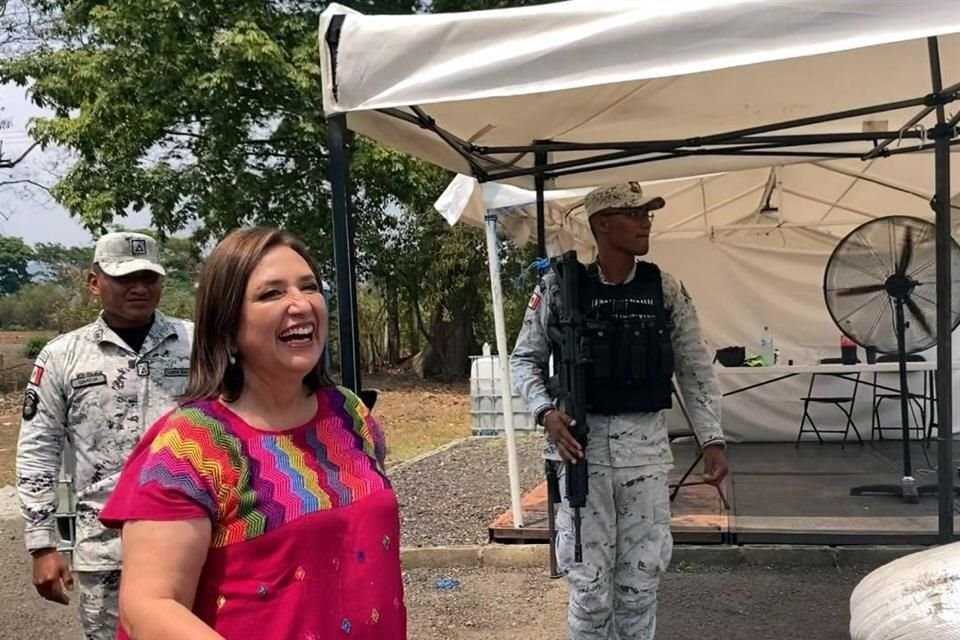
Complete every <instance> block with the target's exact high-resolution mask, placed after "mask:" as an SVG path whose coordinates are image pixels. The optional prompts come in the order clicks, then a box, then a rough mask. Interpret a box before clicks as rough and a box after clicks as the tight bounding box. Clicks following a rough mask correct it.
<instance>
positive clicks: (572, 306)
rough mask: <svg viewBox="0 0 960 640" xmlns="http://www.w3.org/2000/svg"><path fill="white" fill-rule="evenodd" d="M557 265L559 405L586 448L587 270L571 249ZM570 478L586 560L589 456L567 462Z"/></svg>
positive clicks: (554, 329) (554, 339) (578, 553)
mask: <svg viewBox="0 0 960 640" xmlns="http://www.w3.org/2000/svg"><path fill="white" fill-rule="evenodd" d="M553 268H554V271H555V272H556V274H557V280H558V282H559V284H560V303H559V304H558V305H557V307H558V314H559V318H558V321H557V323H556V325H554V326H551V327H550V329H549V332H550V338H551V340H550V341H551V343H552V344H553V363H554V367H555V368H556V380H557V408H558V409H559V410H560V411H563V412H564V413H566V414H567V415H568V416H570V417H571V418H573V421H574V424H573V426H571V427H570V434H571V435H572V436H573V437H574V439H575V440H576V441H577V442H578V443H580V447H581V448H582V449H583V450H584V451H586V449H587V434H588V433H589V428H588V426H587V387H586V375H585V369H586V365H587V364H589V362H590V345H589V340H588V338H587V337H586V336H585V335H584V327H585V321H584V316H583V310H582V308H581V302H582V301H581V299H580V298H581V293H582V283H583V273H584V271H583V267H581V266H580V263H579V262H578V261H577V252H576V251H568V252H567V253H564V254H563V255H562V256H560V257H558V258H555V259H554V260H553ZM566 477H567V483H566V484H567V487H566V489H567V502H568V504H569V505H570V507H571V508H572V509H573V525H574V536H575V537H574V559H575V560H576V561H577V562H582V561H583V555H582V550H581V544H580V509H582V508H584V507H586V506H587V459H586V457H583V458H581V459H580V460H578V461H577V463H576V464H571V463H569V462H568V463H566ZM548 479H549V478H548ZM557 493H558V492H555V493H554V496H556V494H557Z"/></svg>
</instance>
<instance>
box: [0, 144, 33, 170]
mask: <svg viewBox="0 0 960 640" xmlns="http://www.w3.org/2000/svg"><path fill="white" fill-rule="evenodd" d="M39 145H40V143H39V142H34V143H33V144H31V145H30V146H29V147H27V150H26V151H24V152H23V153H22V154H20V157H19V158H17V159H16V160H4V159H3V155H2V153H3V150H2V149H0V169H12V168H14V167H15V166H17V165H18V164H20V163H21V162H23V159H24V158H26V157H27V156H28V155H29V154H30V152H31V151H33V150H34V149H36V148H37V146H39Z"/></svg>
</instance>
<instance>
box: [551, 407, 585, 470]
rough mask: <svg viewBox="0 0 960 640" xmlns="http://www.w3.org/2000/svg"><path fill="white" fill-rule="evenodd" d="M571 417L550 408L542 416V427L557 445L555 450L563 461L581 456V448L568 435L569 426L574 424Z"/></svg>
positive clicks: (569, 460) (573, 460)
mask: <svg viewBox="0 0 960 640" xmlns="http://www.w3.org/2000/svg"><path fill="white" fill-rule="evenodd" d="M574 424H575V423H574V421H573V418H571V417H570V416H568V415H567V414H565V413H564V412H563V411H560V410H559V409H551V410H550V411H549V412H548V413H547V415H546V416H544V418H543V429H544V430H545V431H546V432H547V435H549V436H550V438H552V439H553V442H554V443H555V444H556V445H557V451H558V452H559V453H560V457H561V458H562V459H563V461H564V462H573V463H574V464H576V462H577V460H578V459H580V458H582V457H583V448H582V447H581V446H580V443H579V442H577V440H576V439H575V438H574V437H573V436H572V435H570V427H571V426H572V425H574Z"/></svg>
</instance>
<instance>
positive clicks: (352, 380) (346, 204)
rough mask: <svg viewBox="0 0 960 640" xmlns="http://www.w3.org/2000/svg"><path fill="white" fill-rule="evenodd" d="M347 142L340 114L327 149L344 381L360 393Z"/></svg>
mask: <svg viewBox="0 0 960 640" xmlns="http://www.w3.org/2000/svg"><path fill="white" fill-rule="evenodd" d="M346 138H347V118H346V116H345V115H343V114H338V115H335V116H331V117H330V118H328V119H327V146H328V147H329V153H330V191H331V196H332V200H333V257H334V264H335V265H336V270H337V273H336V276H337V291H336V296H337V320H338V323H339V325H338V326H339V334H340V335H339V342H340V379H341V384H342V385H343V386H345V387H347V388H348V389H350V390H351V391H353V392H354V393H359V392H360V347H359V340H360V330H359V323H358V321H357V284H356V269H355V265H354V260H355V253H354V249H353V219H352V218H351V216H350V189H349V182H348V181H349V171H348V167H347V140H346Z"/></svg>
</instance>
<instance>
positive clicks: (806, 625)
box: [406, 567, 868, 640]
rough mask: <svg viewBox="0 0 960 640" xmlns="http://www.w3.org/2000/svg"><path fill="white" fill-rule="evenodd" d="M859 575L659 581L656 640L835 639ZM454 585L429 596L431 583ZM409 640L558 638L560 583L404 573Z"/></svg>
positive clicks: (730, 573) (746, 573)
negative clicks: (454, 582) (447, 581)
mask: <svg viewBox="0 0 960 640" xmlns="http://www.w3.org/2000/svg"><path fill="white" fill-rule="evenodd" d="M867 572H868V570H867V569H855V568H847V569H826V568H806V569H791V570H786V569H771V568H763V567H758V568H746V567H744V568H738V569H735V570H722V569H719V568H716V569H707V568H700V569H696V570H692V569H686V570H679V569H677V570H672V571H671V572H670V573H668V574H667V576H666V578H665V579H664V581H663V583H662V588H661V594H660V603H659V612H658V616H657V640H694V639H700V640H770V639H773V638H776V639H777V640H842V639H844V638H849V637H850V635H849V630H848V628H849V620H850V617H849V613H848V602H849V598H850V592H851V591H852V590H853V587H854V586H856V584H857V582H859V580H860V579H861V578H862V577H863V576H864V575H866V573H867ZM441 578H454V579H455V580H457V581H459V586H457V587H456V588H455V589H452V590H444V591H441V590H438V589H437V587H436V581H437V580H438V579H441ZM407 585H408V586H407V598H406V600H407V606H408V608H409V610H410V634H409V636H410V638H412V639H414V640H446V639H447V638H457V639H458V640H488V639H489V640H494V639H496V640H559V639H561V638H566V637H567V636H566V634H565V626H566V598H567V595H566V594H567V591H566V583H565V582H564V581H563V580H550V579H549V578H548V577H546V575H545V574H544V573H543V572H542V571H537V570H493V569H483V570H477V569H470V570H462V571H450V570H447V571H433V570H418V571H411V572H409V573H408V575H407Z"/></svg>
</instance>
